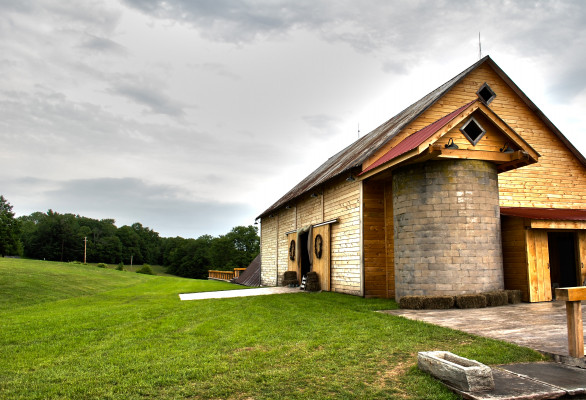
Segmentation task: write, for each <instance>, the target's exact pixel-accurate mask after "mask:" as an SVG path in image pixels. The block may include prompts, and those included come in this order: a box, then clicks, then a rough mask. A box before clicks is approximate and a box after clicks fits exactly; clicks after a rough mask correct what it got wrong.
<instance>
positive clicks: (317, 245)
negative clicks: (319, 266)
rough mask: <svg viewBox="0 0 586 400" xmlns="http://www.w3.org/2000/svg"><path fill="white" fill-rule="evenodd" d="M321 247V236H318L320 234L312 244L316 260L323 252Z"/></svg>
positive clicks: (322, 241) (322, 243)
mask: <svg viewBox="0 0 586 400" xmlns="http://www.w3.org/2000/svg"><path fill="white" fill-rule="evenodd" d="M323 247H324V240H323V238H322V237H321V235H320V234H318V235H317V236H316V237H315V242H314V246H313V248H314V251H315V256H316V257H317V258H321V255H322V251H323Z"/></svg>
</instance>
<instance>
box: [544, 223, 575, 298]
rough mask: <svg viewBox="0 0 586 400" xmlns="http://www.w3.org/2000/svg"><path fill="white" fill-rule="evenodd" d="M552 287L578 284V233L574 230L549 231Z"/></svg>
mask: <svg viewBox="0 0 586 400" xmlns="http://www.w3.org/2000/svg"><path fill="white" fill-rule="evenodd" d="M547 241H548V247H549V267H550V275H551V289H552V294H553V295H554V296H555V288H558V287H573V286H578V273H577V271H578V269H577V266H578V263H577V262H576V258H577V252H576V234H575V233H574V232H548V233H547Z"/></svg>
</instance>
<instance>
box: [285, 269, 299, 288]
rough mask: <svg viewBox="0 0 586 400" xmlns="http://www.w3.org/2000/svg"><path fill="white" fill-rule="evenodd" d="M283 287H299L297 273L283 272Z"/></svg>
mask: <svg viewBox="0 0 586 400" xmlns="http://www.w3.org/2000/svg"><path fill="white" fill-rule="evenodd" d="M283 286H299V280H297V271H285V273H284V274H283Z"/></svg>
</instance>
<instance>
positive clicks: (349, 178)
mask: <svg viewBox="0 0 586 400" xmlns="http://www.w3.org/2000/svg"><path fill="white" fill-rule="evenodd" d="M355 180H356V178H354V177H353V176H352V174H350V175H348V178H346V181H347V182H354V181H355Z"/></svg>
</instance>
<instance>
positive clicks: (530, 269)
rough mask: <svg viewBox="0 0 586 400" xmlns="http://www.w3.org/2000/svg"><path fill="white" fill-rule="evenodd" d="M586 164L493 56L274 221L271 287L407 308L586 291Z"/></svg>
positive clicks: (359, 146)
mask: <svg viewBox="0 0 586 400" xmlns="http://www.w3.org/2000/svg"><path fill="white" fill-rule="evenodd" d="M585 167H586V159H585V158H584V157H583V156H582V155H581V154H580V153H579V152H578V150H577V149H576V148H575V147H574V146H573V145H572V144H571V143H570V142H569V141H568V140H567V139H566V138H565V137H564V136H563V135H562V133H561V132H560V131H559V130H558V129H557V128H556V127H555V126H554V125H553V123H552V122H551V121H550V120H549V119H548V118H547V117H546V116H545V115H544V114H543V113H542V112H541V111H540V110H539V109H538V108H537V106H536V105H535V104H534V103H533V102H532V101H531V100H530V99H529V98H528V97H527V96H526V95H525V94H524V93H523V92H522V91H521V89H520V88H519V87H518V86H517V85H516V84H515V83H514V82H513V81H512V80H511V79H510V78H509V77H508V76H507V75H506V74H505V73H504V72H503V70H501V69H500V68H499V67H498V65H497V64H496V63H495V62H494V61H493V60H492V59H491V58H490V57H485V58H483V59H481V60H480V61H478V62H477V63H475V64H474V65H472V66H470V67H469V68H467V69H466V70H464V71H463V72H462V73H460V74H458V75H457V76H455V77H454V78H453V79H451V80H450V81H448V82H446V83H445V84H443V85H442V86H440V87H439V88H437V89H436V90H434V91H433V92H431V93H429V94H428V95H426V96H425V97H423V98H422V99H421V100H419V101H417V102H416V103H414V104H412V105H411V106H409V107H407V108H406V109H405V110H403V111H401V112H400V113H399V114H397V115H396V116H394V117H393V118H391V119H390V120H388V121H387V122H385V123H384V124H382V125H381V126H379V127H378V128H376V129H375V130H373V131H372V132H370V133H369V134H368V135H365V136H364V137H362V138H360V139H358V140H357V141H356V142H354V143H353V144H351V145H350V146H348V147H347V148H345V149H344V150H342V151H340V152H339V153H337V154H335V155H333V156H332V157H331V158H329V159H328V160H327V161H326V162H325V163H324V164H323V165H321V166H320V167H319V168H318V169H317V170H315V171H314V172H313V173H311V174H310V175H309V176H308V177H306V178H305V179H304V180H302V181H301V182H300V183H299V184H297V185H296V186H295V187H293V188H292V189H291V190H290V191H289V192H288V193H286V194H285V195H284V196H283V197H281V198H280V199H279V200H278V201H277V202H276V203H274V204H273V205H272V206H271V207H269V208H268V209H267V210H266V211H264V212H263V213H262V214H261V215H260V216H259V218H260V219H261V279H262V284H263V285H265V286H274V285H280V284H282V280H283V275H284V272H285V271H287V270H292V271H297V274H298V276H301V275H305V274H306V273H307V272H309V271H316V272H317V274H318V276H319V279H320V285H321V289H322V290H329V291H336V292H343V293H349V294H355V295H359V296H366V297H390V298H396V299H399V298H400V297H402V296H405V295H456V294H463V293H478V292H485V291H490V290H496V289H503V288H506V289H520V290H521V291H522V292H523V299H524V301H530V302H536V301H549V300H552V293H553V289H552V288H555V287H558V286H559V287H564V286H580V285H583V284H584V282H585V280H586V268H585V267H584V263H585V262H586V168H585Z"/></svg>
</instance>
